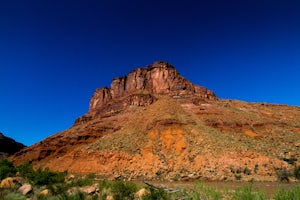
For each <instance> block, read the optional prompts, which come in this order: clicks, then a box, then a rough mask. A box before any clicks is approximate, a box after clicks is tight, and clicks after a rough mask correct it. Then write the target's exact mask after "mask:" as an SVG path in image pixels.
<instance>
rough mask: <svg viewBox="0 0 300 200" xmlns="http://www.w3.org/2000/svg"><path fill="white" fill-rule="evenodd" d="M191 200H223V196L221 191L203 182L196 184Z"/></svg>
mask: <svg viewBox="0 0 300 200" xmlns="http://www.w3.org/2000/svg"><path fill="white" fill-rule="evenodd" d="M189 196H190V198H191V199H195V200H200V199H212V200H218V199H222V194H221V192H220V191H218V190H216V189H214V188H211V187H207V186H205V185H204V184H203V183H202V182H199V183H195V184H194V189H193V191H192V192H191V193H190V194H189Z"/></svg>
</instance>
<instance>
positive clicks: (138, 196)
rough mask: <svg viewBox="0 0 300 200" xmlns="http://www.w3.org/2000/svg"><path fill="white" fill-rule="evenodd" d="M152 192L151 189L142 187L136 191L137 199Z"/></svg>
mask: <svg viewBox="0 0 300 200" xmlns="http://www.w3.org/2000/svg"><path fill="white" fill-rule="evenodd" d="M149 193H150V192H149V190H147V189H145V188H142V189H140V190H139V191H137V192H136V193H135V195H134V196H135V198H137V199H142V198H143V196H146V195H147V194H149Z"/></svg>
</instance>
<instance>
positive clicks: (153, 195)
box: [142, 187, 169, 200]
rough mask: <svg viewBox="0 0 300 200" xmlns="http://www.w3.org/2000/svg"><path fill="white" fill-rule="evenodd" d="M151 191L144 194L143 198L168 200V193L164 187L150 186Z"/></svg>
mask: <svg viewBox="0 0 300 200" xmlns="http://www.w3.org/2000/svg"><path fill="white" fill-rule="evenodd" d="M149 191H150V193H149V194H147V195H145V196H143V198H142V199H143V200H167V199H169V197H168V194H167V193H166V192H165V191H164V190H163V189H162V188H157V189H156V188H153V187H150V188H149Z"/></svg>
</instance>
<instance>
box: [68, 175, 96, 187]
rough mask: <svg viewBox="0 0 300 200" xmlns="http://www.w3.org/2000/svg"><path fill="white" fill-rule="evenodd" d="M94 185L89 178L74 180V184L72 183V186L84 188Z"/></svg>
mask: <svg viewBox="0 0 300 200" xmlns="http://www.w3.org/2000/svg"><path fill="white" fill-rule="evenodd" d="M92 184H93V180H92V179H89V178H88V177H85V178H79V179H74V180H72V182H71V183H70V186H73V187H83V186H87V185H92Z"/></svg>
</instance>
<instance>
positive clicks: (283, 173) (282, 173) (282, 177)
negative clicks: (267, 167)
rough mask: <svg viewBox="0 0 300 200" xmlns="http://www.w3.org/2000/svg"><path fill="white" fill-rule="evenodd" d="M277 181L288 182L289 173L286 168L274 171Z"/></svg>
mask: <svg viewBox="0 0 300 200" xmlns="http://www.w3.org/2000/svg"><path fill="white" fill-rule="evenodd" d="M276 175H277V179H278V181H280V182H289V181H290V179H289V177H290V176H291V173H290V172H289V171H288V170H287V169H286V168H281V169H278V170H277V171H276Z"/></svg>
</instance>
